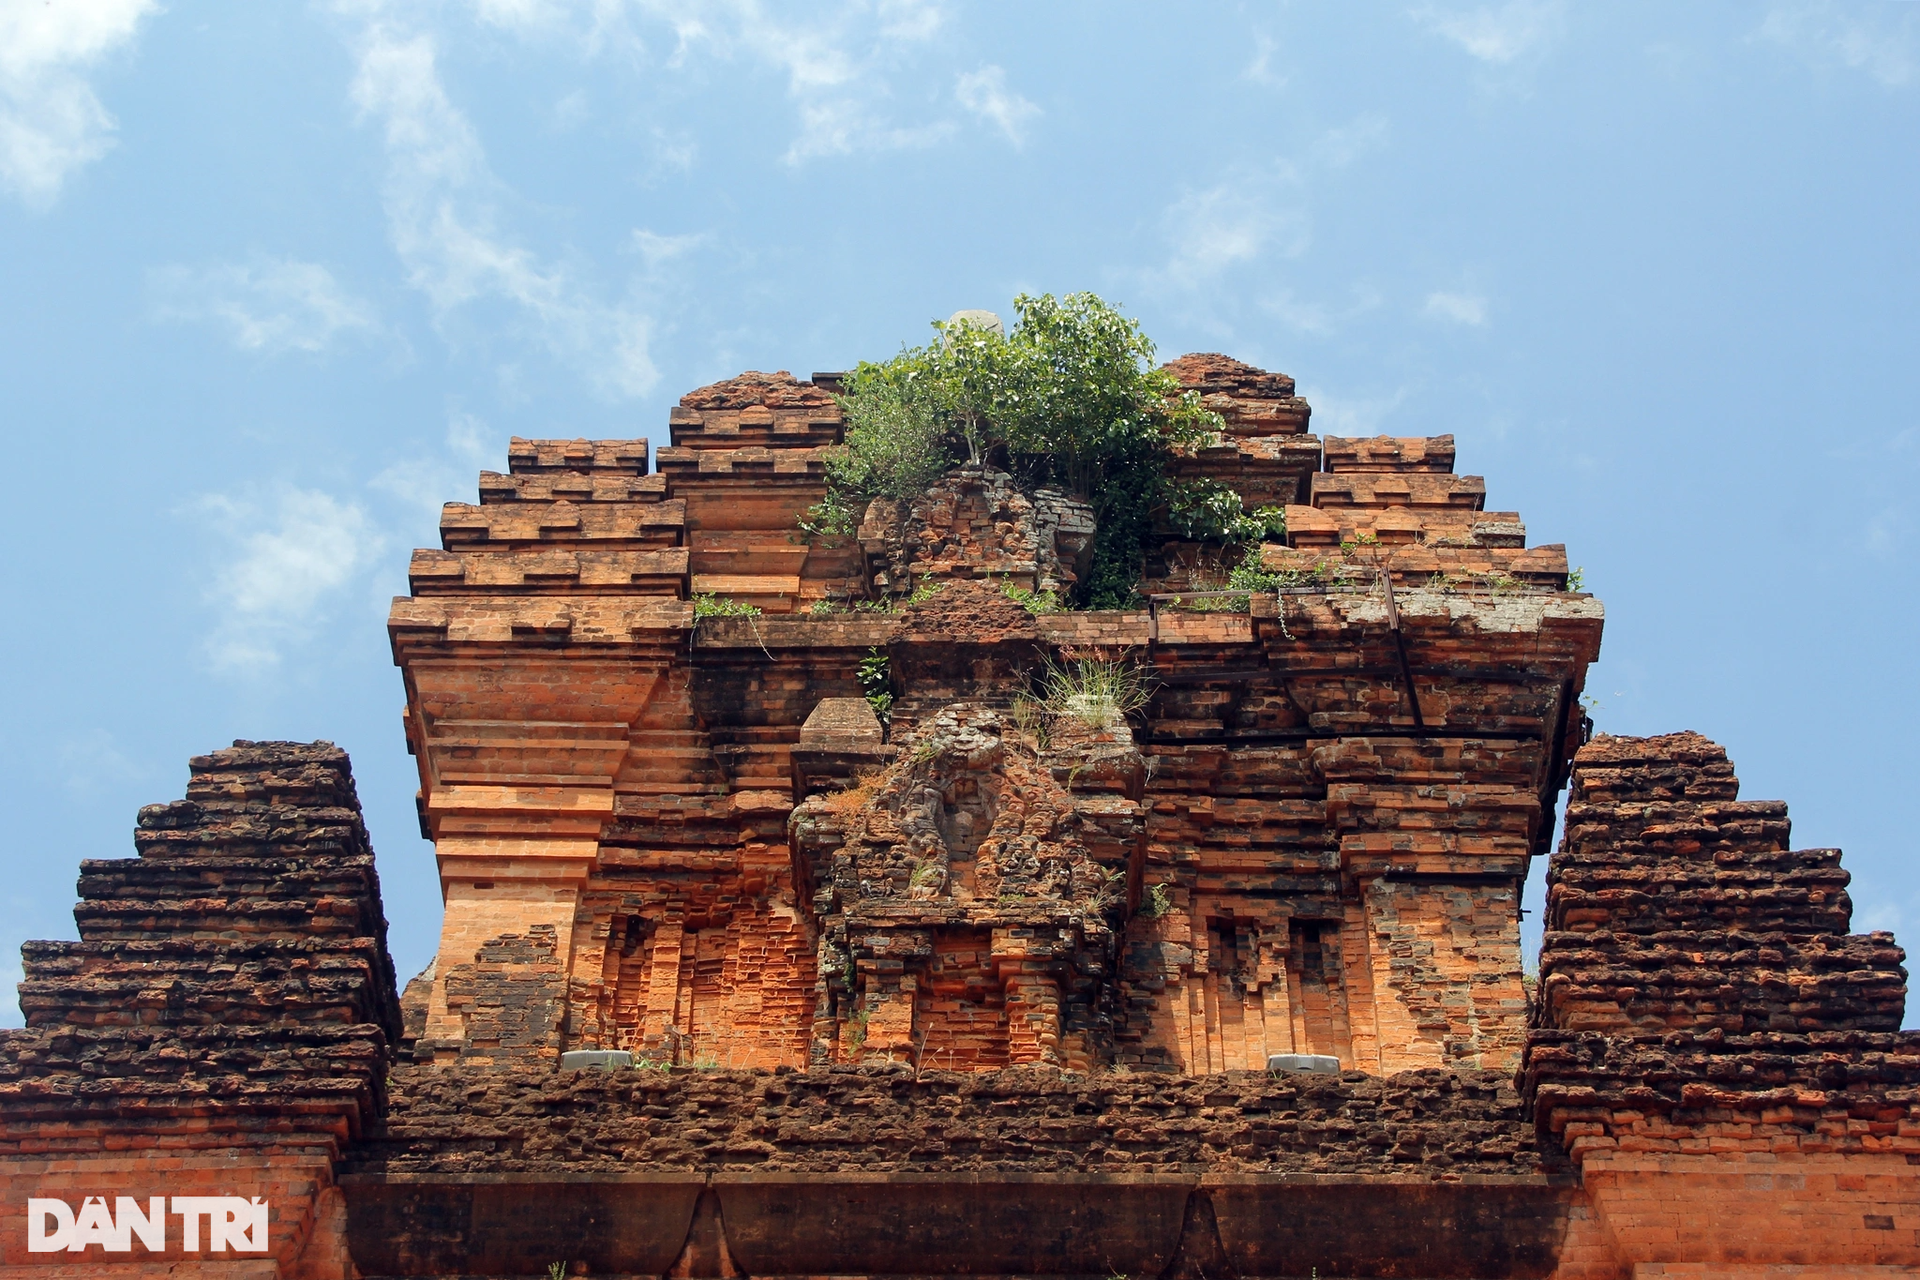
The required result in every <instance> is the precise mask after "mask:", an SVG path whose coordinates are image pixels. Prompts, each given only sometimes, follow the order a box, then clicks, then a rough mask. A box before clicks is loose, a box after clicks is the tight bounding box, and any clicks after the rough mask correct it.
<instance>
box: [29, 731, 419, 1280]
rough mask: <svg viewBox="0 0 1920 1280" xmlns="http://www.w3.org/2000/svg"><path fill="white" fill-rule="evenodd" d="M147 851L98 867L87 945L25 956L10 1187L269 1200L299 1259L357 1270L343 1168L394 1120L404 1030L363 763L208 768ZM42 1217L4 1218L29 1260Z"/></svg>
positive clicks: (81, 912)
mask: <svg viewBox="0 0 1920 1280" xmlns="http://www.w3.org/2000/svg"><path fill="white" fill-rule="evenodd" d="M134 842H135V845H136V847H137V848H138V849H139V852H140V856H139V857H138V858H133V859H125V860H117V861H114V860H88V861H85V862H83V863H82V864H81V876H80V894H81V902H80V904H79V905H78V906H77V907H76V908H75V910H74V917H75V920H76V921H77V923H78V924H79V927H80V941H78V942H34V943H28V944H27V946H26V947H25V948H24V951H23V959H24V962H25V969H26V980H25V981H24V982H23V983H22V984H21V987H20V998H21V1008H22V1010H23V1012H25V1014H26V1017H27V1026H26V1029H25V1030H22V1031H15V1032H0V1172H3V1173H4V1175H5V1179H6V1181H7V1183H8V1185H9V1186H13V1187H29V1186H30V1187H31V1188H33V1194H37V1195H53V1196H61V1195H65V1196H68V1197H70V1198H71V1199H73V1200H75V1201H76V1202H77V1201H78V1200H79V1199H80V1198H81V1193H82V1192H85V1193H94V1192H100V1193H112V1192H114V1191H115V1189H116V1188H117V1189H118V1194H130V1193H131V1192H132V1190H133V1189H141V1190H142V1191H143V1193H144V1192H149V1191H150V1192H163V1193H167V1194H171V1195H192V1194H200V1193H204V1194H223V1195H232V1194H240V1195H245V1194H247V1193H248V1192H249V1191H251V1192H252V1193H253V1194H263V1195H266V1196H267V1198H268V1199H269V1200H270V1201H271V1202H272V1203H273V1205H274V1215H273V1219H272V1223H271V1229H270V1235H271V1254H272V1256H273V1257H274V1258H275V1259H277V1261H278V1264H279V1265H281V1266H283V1267H284V1268H287V1272H288V1274H311V1275H315V1276H319V1275H327V1274H336V1273H339V1272H340V1271H341V1268H342V1267H343V1266H344V1254H343V1252H342V1249H343V1245H342V1243H341V1241H340V1240H339V1238H338V1229H339V1222H338V1215H339V1204H338V1193H337V1192H334V1191H331V1190H330V1187H331V1176H330V1167H331V1162H332V1160H333V1159H334V1158H335V1157H336V1156H337V1155H338V1153H339V1151H340V1150H341V1148H342V1147H343V1146H344V1145H345V1144H346V1143H348V1142H350V1141H352V1140H354V1139H356V1138H358V1137H361V1136H362V1135H363V1134H364V1133H365V1132H366V1131H367V1129H368V1127H369V1126H370V1125H371V1124H372V1122H373V1121H374V1119H375V1117H376V1116H377V1115H378V1114H379V1113H380V1112H381V1111H382V1110H383V1109H384V1106H385V1095H386V1079H387V1068H388V1064H389V1061H390V1052H391V1048H392V1046H393V1044H394V1043H395V1042H396V1041H397V1040H398V1038H399V1036H400V1032H401V1027H400V1012H399V1006H398V1003H397V1001H396V999H395V993H394V977H393V966H392V962H391V961H390V960H389V959H388V957H387V946H386V921H385V920H384V919H383V918H382V916H381V910H380V886H379V879H378V877H377V875H376V874H375V871H374V866H373V851H372V849H371V847H370V846H369V844H368V842H367V833H366V828H365V826H364V825H363V824H362V822H361V819H360V806H359V801H358V799H357V798H356V796H355V793H354V786H353V777H352V774H351V772H350V770H349V767H348V763H347V757H346V753H345V752H343V751H341V750H339V748H337V747H335V746H333V745H332V744H331V743H325V742H320V743H311V744H307V743H288V742H236V743H235V744H234V745H233V747H232V748H231V749H229V750H225V751H217V752H214V753H212V754H211V755H206V756H199V757H195V759H194V760H193V777H192V781H191V782H190V783H189V785H188V788H187V796H186V798H185V799H184V800H178V801H174V802H172V803H170V804H160V805H149V806H148V807H146V808H145V809H142V810H141V811H140V825H139V829H138V830H137V831H136V833H135V836H134ZM24 1209H25V1205H24V1204H23V1203H21V1202H19V1201H18V1200H14V1201H10V1202H9V1203H7V1204H5V1205H4V1207H3V1208H0V1212H3V1213H4V1214H5V1221H4V1223H0V1229H3V1230H4V1233H5V1234H4V1238H0V1251H3V1252H0V1258H4V1259H5V1260H6V1261H7V1262H9V1263H17V1262H23V1261H26V1259H25V1258H24V1257H22V1256H21V1254H20V1253H19V1251H20V1250H21V1248H22V1244H23V1239H24V1235H25V1233H24V1231H23V1230H22V1229H21V1227H22V1221H23V1217H24ZM174 1243H175V1244H176V1245H178V1243H179V1238H178V1236H177V1235H176V1237H175V1239H174ZM171 1256H172V1257H174V1258H175V1259H178V1258H179V1257H181V1256H182V1255H181V1254H180V1252H179V1251H178V1249H177V1248H176V1250H174V1251H173V1253H172V1255H171Z"/></svg>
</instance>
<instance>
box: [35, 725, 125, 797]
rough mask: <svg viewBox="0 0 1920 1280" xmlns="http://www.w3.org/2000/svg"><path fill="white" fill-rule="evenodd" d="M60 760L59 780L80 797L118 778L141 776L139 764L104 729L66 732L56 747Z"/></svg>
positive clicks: (95, 792)
mask: <svg viewBox="0 0 1920 1280" xmlns="http://www.w3.org/2000/svg"><path fill="white" fill-rule="evenodd" d="M54 754H55V756H56V757H57V758H58V760H59V762H60V773H61V779H60V780H61V782H62V784H63V785H64V786H65V787H66V789H67V791H68V792H69V793H70V794H72V795H75V796H78V797H80V798H82V799H90V798H93V797H96V796H99V795H101V794H103V793H104V792H105V791H106V790H107V788H108V787H110V786H111V785H112V784H114V783H117V782H126V781H130V780H132V779H135V778H138V777H140V776H142V774H141V770H140V768H139V766H137V765H135V764H134V763H133V761H131V760H129V759H128V758H127V756H126V753H124V752H122V751H121V750H120V748H119V747H118V746H116V745H115V744H114V737H113V735H112V734H111V733H108V732H107V731H106V730H105V729H88V730H86V731H85V732H84V733H76V734H69V735H68V736H66V737H65V738H62V739H61V740H60V743H59V745H58V746H57V747H56V748H55V751H54Z"/></svg>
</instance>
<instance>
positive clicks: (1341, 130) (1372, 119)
mask: <svg viewBox="0 0 1920 1280" xmlns="http://www.w3.org/2000/svg"><path fill="white" fill-rule="evenodd" d="M1386 145H1387V118H1386V117H1385V116H1383V115H1381V114H1380V113H1379V112H1377V111H1369V112H1367V113H1366V114H1364V115H1361V116H1357V117H1355V118H1354V121H1353V123H1351V124H1345V125H1341V126H1339V127H1338V128H1334V129H1329V130H1327V131H1326V132H1325V133H1323V134H1321V135H1320V136H1319V137H1318V138H1315V139H1314V141H1313V146H1312V148H1311V150H1310V152H1309V154H1310V155H1311V156H1312V158H1313V160H1314V162H1315V163H1316V164H1319V165H1321V166H1323V167H1325V168H1328V169H1344V168H1346V167H1347V166H1348V165H1350V164H1352V163H1353V162H1354V161H1355V160H1358V159H1359V158H1360V157H1361V156H1364V155H1366V154H1367V153H1368V152H1369V151H1378V150H1379V149H1380V148H1382V147H1384V146H1386Z"/></svg>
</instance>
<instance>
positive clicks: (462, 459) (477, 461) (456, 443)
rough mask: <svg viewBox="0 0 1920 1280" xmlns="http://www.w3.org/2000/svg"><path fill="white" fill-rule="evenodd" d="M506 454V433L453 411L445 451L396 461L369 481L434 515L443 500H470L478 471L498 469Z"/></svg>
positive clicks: (475, 418) (448, 423)
mask: <svg viewBox="0 0 1920 1280" xmlns="http://www.w3.org/2000/svg"><path fill="white" fill-rule="evenodd" d="M506 456H507V441H506V437H505V436H503V435H501V434H499V433H498V432H496V431H494V430H493V429H492V428H490V427H489V426H488V425H487V424H486V423H485V422H484V421H482V420H481V419H479V418H477V417H475V416H474V415H473V414H470V413H455V414H453V415H452V416H450V417H449V418H448V419H447V437H446V447H445V452H443V453H442V454H441V455H440V456H439V457H434V458H409V459H407V460H405V461H403V462H396V463H394V464H393V465H392V466H390V467H387V468H386V469H384V470H383V471H381V472H380V473H379V474H378V475H376V476H375V477H374V478H373V479H372V480H370V481H369V482H368V484H369V486H370V487H372V488H374V489H377V490H379V491H380V492H382V493H386V494H390V495H392V496H393V497H396V498H398V499H400V500H401V501H402V502H405V503H407V504H408V505H409V506H412V507H416V508H419V509H421V510H424V511H425V512H426V513H427V514H428V515H431V516H436V517H437V516H438V515H439V514H440V508H441V507H442V506H444V505H445V504H446V503H449V502H463V501H467V500H469V499H470V498H471V496H472V494H473V492H474V481H475V477H476V476H477V475H478V474H479V472H481V471H483V470H488V469H498V468H499V467H501V466H502V465H504V463H505V461H506Z"/></svg>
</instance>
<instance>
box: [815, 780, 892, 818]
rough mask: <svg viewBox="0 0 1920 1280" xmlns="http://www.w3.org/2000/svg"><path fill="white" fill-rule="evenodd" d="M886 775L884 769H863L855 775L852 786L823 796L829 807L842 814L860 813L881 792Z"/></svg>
mask: <svg viewBox="0 0 1920 1280" xmlns="http://www.w3.org/2000/svg"><path fill="white" fill-rule="evenodd" d="M886 776H887V775H886V770H884V769H862V770H861V771H860V772H859V773H858V774H856V775H855V776H854V779H853V785H852V786H850V787H848V788H847V789H846V790H845V791H835V792H832V793H831V794H829V795H827V796H825V797H823V799H824V800H825V801H826V805H827V808H828V809H830V810H831V811H832V812H834V813H838V814H842V815H845V814H849V813H858V812H859V811H860V810H862V809H864V808H866V807H867V806H868V805H869V804H871V803H872V801H873V798H874V796H875V795H877V794H879V791H880V784H881V783H882V782H884V781H885V780H886Z"/></svg>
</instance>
